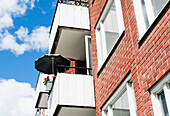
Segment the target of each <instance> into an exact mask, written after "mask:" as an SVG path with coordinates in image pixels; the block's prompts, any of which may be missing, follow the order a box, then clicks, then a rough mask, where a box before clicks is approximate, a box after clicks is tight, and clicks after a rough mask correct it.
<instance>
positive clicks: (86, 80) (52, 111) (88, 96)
mask: <svg viewBox="0 0 170 116" xmlns="http://www.w3.org/2000/svg"><path fill="white" fill-rule="evenodd" d="M48 113H49V116H95V98H94V84H93V77H92V76H90V75H81V74H66V73H58V74H57V77H56V79H55V82H54V86H53V89H52V91H51V93H50V96H49V99H48Z"/></svg>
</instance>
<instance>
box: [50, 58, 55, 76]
mask: <svg viewBox="0 0 170 116" xmlns="http://www.w3.org/2000/svg"><path fill="white" fill-rule="evenodd" d="M51 59H52V73H53V74H54V57H52V58H51ZM54 75H55V74H54Z"/></svg>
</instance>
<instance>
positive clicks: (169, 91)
mask: <svg viewBox="0 0 170 116" xmlns="http://www.w3.org/2000/svg"><path fill="white" fill-rule="evenodd" d="M169 83H170V72H169V73H168V74H166V76H165V77H164V78H163V79H162V80H161V81H160V82H159V83H158V84H157V85H155V86H154V87H153V88H152V89H151V100H152V105H153V111H154V115H155V116H160V114H163V111H162V105H161V103H160V101H159V98H158V94H159V93H160V92H161V91H164V94H165V99H166V104H167V108H168V112H169V113H170V87H169Z"/></svg>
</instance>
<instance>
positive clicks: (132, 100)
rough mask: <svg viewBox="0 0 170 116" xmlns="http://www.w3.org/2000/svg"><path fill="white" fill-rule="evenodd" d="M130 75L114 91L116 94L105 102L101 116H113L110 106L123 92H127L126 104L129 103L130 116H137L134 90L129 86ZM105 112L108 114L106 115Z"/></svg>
mask: <svg viewBox="0 0 170 116" xmlns="http://www.w3.org/2000/svg"><path fill="white" fill-rule="evenodd" d="M131 78H132V76H131V74H129V75H128V76H127V78H126V79H125V80H124V81H123V83H122V84H121V85H120V87H119V88H118V89H117V90H116V92H115V93H114V94H113V95H112V96H111V98H110V99H109V100H108V101H107V102H106V104H105V105H104V106H103V108H102V116H113V110H112V105H113V104H114V103H115V102H116V100H117V99H118V98H119V97H120V96H121V95H122V94H123V93H124V92H125V91H127V95H128V103H129V110H130V115H131V116H138V115H137V108H136V99H135V94H134V89H133V87H132V85H131V82H130V81H131ZM106 111H107V112H108V114H106Z"/></svg>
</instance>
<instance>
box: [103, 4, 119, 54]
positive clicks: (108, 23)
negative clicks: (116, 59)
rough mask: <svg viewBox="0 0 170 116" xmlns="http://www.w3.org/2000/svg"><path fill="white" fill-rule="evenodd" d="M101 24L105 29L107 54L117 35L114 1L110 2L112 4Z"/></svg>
mask: <svg viewBox="0 0 170 116" xmlns="http://www.w3.org/2000/svg"><path fill="white" fill-rule="evenodd" d="M103 25H104V31H105V40H106V50H107V54H109V53H110V51H111V49H112V48H113V46H114V45H115V43H116V41H117V39H118V37H119V27H118V21H117V11H116V6H115V1H114V2H113V3H112V6H111V7H110V10H109V12H108V14H107V16H106V18H105V20H104V23H103Z"/></svg>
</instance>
